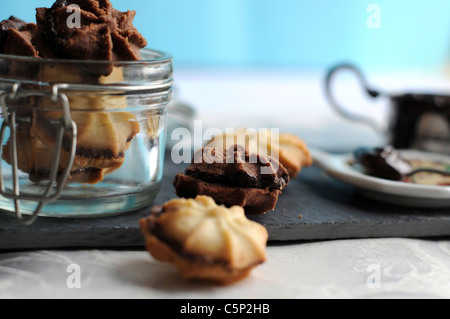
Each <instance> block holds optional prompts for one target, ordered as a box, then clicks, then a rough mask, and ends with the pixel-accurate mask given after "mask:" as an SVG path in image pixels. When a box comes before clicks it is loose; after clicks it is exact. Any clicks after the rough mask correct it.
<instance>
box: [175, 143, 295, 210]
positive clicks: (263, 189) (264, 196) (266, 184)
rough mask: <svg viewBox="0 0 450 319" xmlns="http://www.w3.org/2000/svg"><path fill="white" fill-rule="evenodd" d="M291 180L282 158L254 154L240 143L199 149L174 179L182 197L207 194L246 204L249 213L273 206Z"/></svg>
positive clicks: (228, 203)
mask: <svg viewBox="0 0 450 319" xmlns="http://www.w3.org/2000/svg"><path fill="white" fill-rule="evenodd" d="M288 183H289V174H288V172H287V170H286V169H285V168H284V167H283V165H281V164H280V162H278V161H277V160H276V159H274V158H271V157H270V156H265V155H258V154H251V153H249V152H248V151H247V150H246V149H245V148H244V147H243V146H240V145H233V146H232V147H230V148H229V149H228V150H223V149H221V148H214V147H205V148H203V149H201V150H199V151H197V152H196V153H195V154H194V157H193V160H192V163H191V165H190V166H189V167H188V168H187V169H186V170H185V171H184V172H183V173H179V174H177V175H176V177H175V180H174V186H175V189H176V194H177V195H178V196H179V197H185V198H194V197H196V196H197V195H206V196H210V197H212V198H213V199H214V200H215V201H216V203H218V204H224V205H226V206H228V207H231V206H234V205H238V206H241V207H244V209H245V212H246V213H248V214H263V213H265V212H267V211H269V210H273V209H274V208H275V206H276V203H277V201H278V197H279V195H280V194H281V191H282V189H283V188H285V187H286V186H287V185H288Z"/></svg>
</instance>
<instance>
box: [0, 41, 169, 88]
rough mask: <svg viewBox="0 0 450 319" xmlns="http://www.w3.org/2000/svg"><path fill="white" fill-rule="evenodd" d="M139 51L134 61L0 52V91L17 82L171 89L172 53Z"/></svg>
mask: <svg viewBox="0 0 450 319" xmlns="http://www.w3.org/2000/svg"><path fill="white" fill-rule="evenodd" d="M141 55H142V58H143V59H142V60H137V61H95V60H88V61H86V60H68V59H42V58H34V57H23V56H14V55H4V54H0V91H11V88H12V86H13V85H16V84H20V85H21V86H23V85H25V86H28V88H30V87H31V88H39V90H42V89H44V90H53V89H54V88H57V90H67V91H92V92H98V91H100V92H103V91H115V92H132V91H134V92H139V91H143V92H147V93H150V92H166V93H170V91H171V89H172V85H173V63H172V61H173V59H172V56H171V55H170V54H168V53H166V52H163V51H159V50H153V49H143V50H141Z"/></svg>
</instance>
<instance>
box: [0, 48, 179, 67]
mask: <svg viewBox="0 0 450 319" xmlns="http://www.w3.org/2000/svg"><path fill="white" fill-rule="evenodd" d="M141 53H143V59H141V60H134V61H122V60H118V61H107V60H74V59H59V58H38V57H29V56H22V55H13V54H0V60H9V61H17V62H18V61H23V62H36V63H61V64H62V63H64V64H70V65H76V64H83V65H86V64H99V65H101V64H104V65H113V66H115V65H120V66H127V65H136V64H141V63H147V64H148V63H164V62H166V63H168V62H169V63H170V62H172V60H173V57H172V55H171V54H169V53H167V52H165V51H161V50H155V49H152V48H145V49H142V50H141ZM150 55H154V57H152V58H149V56H150ZM145 56H147V58H145Z"/></svg>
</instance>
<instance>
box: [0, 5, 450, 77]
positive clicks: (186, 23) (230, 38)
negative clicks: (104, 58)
mask: <svg viewBox="0 0 450 319" xmlns="http://www.w3.org/2000/svg"><path fill="white" fill-rule="evenodd" d="M53 2H54V1H53V0H50V1H44V0H42V1H41V0H39V1H36V0H19V1H2V2H1V5H0V6H1V12H2V19H4V18H7V17H8V16H9V15H10V14H14V15H16V16H17V17H19V18H22V19H24V20H27V21H34V8H35V7H37V6H47V7H49V6H50V5H51V4H52V3H53ZM112 3H113V5H114V6H115V7H116V8H118V9H119V10H122V11H124V10H127V9H133V10H137V12H138V14H137V17H136V20H135V25H136V27H137V28H138V29H139V30H140V31H141V32H142V33H143V34H144V36H145V37H146V38H147V39H148V41H149V46H150V47H153V48H158V49H161V50H165V51H168V52H170V53H172V55H174V57H175V61H176V64H177V65H178V66H184V65H189V66H219V67H228V66H238V67H241V66H243V67H290V68H301V69H317V68H323V67H326V66H329V65H330V64H334V63H336V62H339V61H342V60H349V61H354V62H356V63H358V64H360V65H363V66H364V67H365V68H377V69H390V70H392V68H397V69H439V68H443V67H445V66H446V64H447V63H448V61H449V60H450V54H449V51H450V1H449V0H370V1H366V0H340V1H337V0H308V1H306V0H158V1H156V0H126V1H125V0H112ZM372 3H375V4H377V5H378V6H379V7H380V9H381V28H379V29H370V28H368V27H367V24H366V21H367V18H368V17H369V15H370V13H368V12H367V8H368V6H369V5H370V4H372Z"/></svg>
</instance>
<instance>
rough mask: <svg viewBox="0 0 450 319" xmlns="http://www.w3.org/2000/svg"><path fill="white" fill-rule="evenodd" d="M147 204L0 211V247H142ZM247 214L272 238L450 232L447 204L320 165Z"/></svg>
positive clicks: (169, 169) (164, 193)
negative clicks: (123, 208) (368, 193)
mask: <svg viewBox="0 0 450 319" xmlns="http://www.w3.org/2000/svg"><path fill="white" fill-rule="evenodd" d="M184 168H185V165H175V164H174V163H173V162H171V160H170V158H169V160H166V163H165V174H164V179H163V186H162V189H161V192H160V194H159V196H158V197H157V198H156V201H155V204H161V203H163V202H165V201H167V200H169V199H172V198H174V197H175V194H174V188H173V185H172V181H173V178H174V176H175V175H176V174H177V173H178V172H180V171H183V170H184ZM149 210H150V207H147V208H145V209H141V210H139V211H136V212H133V213H129V214H124V215H119V216H113V217H103V218H89V219H55V218H44V217H40V218H38V220H37V221H36V222H35V223H34V224H33V225H32V226H21V225H19V224H18V222H17V221H16V219H15V217H14V216H11V215H10V214H6V213H1V214H0V250H3V251H5V250H21V249H52V248H86V249H94V248H95V249H97V248H115V249H120V248H139V247H143V245H144V240H143V236H142V234H141V232H140V229H139V225H138V221H139V219H140V218H142V217H145V216H147V215H148V214H149ZM249 218H250V219H252V220H254V221H257V222H259V223H261V224H263V225H264V226H266V228H267V229H268V232H269V241H271V242H275V241H298V240H331V239H344V238H374V237H416V238H419V237H433V236H449V235H450V212H449V211H448V210H445V209H444V210H440V209H429V210H427V209H418V208H407V207H401V206H394V205H389V204H384V203H380V202H376V201H373V200H369V199H367V198H365V197H363V196H361V195H359V194H358V193H357V192H356V191H355V190H354V189H353V188H352V187H351V186H348V185H345V184H342V183H340V182H337V181H335V180H333V179H330V178H327V177H326V176H324V174H323V173H322V172H321V171H320V170H319V169H318V168H316V167H311V168H307V169H305V170H303V172H302V173H301V174H300V176H299V177H298V178H296V179H294V180H292V181H291V182H290V184H289V186H288V187H287V188H286V189H285V191H284V192H283V194H282V195H281V196H280V199H279V201H278V204H277V207H276V209H275V211H271V212H268V213H267V214H265V215H259V216H249Z"/></svg>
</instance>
